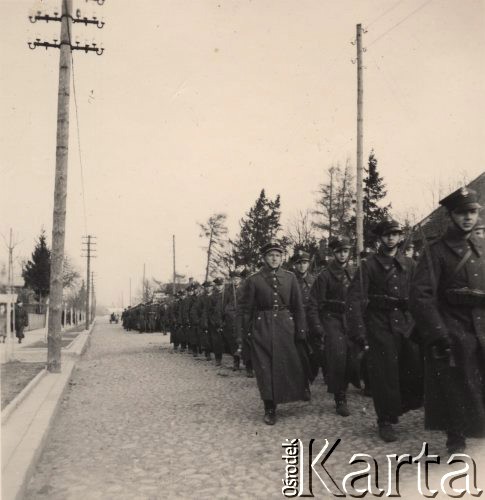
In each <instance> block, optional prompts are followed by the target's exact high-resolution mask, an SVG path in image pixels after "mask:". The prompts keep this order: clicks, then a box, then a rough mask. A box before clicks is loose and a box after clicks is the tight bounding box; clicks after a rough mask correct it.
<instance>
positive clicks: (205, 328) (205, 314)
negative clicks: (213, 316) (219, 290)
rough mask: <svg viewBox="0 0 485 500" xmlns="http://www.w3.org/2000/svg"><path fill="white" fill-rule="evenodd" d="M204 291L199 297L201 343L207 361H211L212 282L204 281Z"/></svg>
mask: <svg viewBox="0 0 485 500" xmlns="http://www.w3.org/2000/svg"><path fill="white" fill-rule="evenodd" d="M202 287H203V289H204V291H203V293H202V295H200V296H199V321H200V343H201V347H202V350H203V352H204V354H205V359H206V360H207V361H210V360H211V341H210V334H209V316H210V306H211V293H212V287H213V284H212V281H204V283H203V284H202Z"/></svg>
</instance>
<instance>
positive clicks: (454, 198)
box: [440, 187, 482, 212]
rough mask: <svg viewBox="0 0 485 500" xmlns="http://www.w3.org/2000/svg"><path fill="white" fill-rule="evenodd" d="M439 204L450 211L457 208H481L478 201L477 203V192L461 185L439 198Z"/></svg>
mask: <svg viewBox="0 0 485 500" xmlns="http://www.w3.org/2000/svg"><path fill="white" fill-rule="evenodd" d="M440 205H442V206H444V207H445V208H446V209H448V210H449V211H450V212H451V211H452V210H456V209H457V208H482V206H481V205H480V203H478V195H477V192H476V191H475V190H474V189H468V188H467V187H462V188H460V189H457V190H456V191H454V192H453V193H451V194H449V195H448V196H447V197H446V198H443V199H442V200H440Z"/></svg>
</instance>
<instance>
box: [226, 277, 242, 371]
mask: <svg viewBox="0 0 485 500" xmlns="http://www.w3.org/2000/svg"><path fill="white" fill-rule="evenodd" d="M230 277H231V282H230V283H229V285H228V286H227V287H226V288H225V290H224V342H225V344H226V349H227V351H228V353H229V354H230V355H231V356H232V358H233V367H232V369H233V370H234V371H237V370H239V367H240V362H241V350H240V349H239V348H238V347H239V344H238V339H240V338H241V318H242V316H241V314H240V311H239V307H240V302H241V300H242V289H241V287H240V284H241V275H240V273H239V272H237V271H234V272H232V273H231V276H230Z"/></svg>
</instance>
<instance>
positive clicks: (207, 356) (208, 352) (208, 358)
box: [205, 351, 212, 361]
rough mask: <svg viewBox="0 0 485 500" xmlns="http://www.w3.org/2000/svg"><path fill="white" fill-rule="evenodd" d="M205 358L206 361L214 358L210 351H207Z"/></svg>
mask: <svg viewBox="0 0 485 500" xmlns="http://www.w3.org/2000/svg"><path fill="white" fill-rule="evenodd" d="M205 359H206V361H210V360H211V359H212V358H211V353H210V351H205Z"/></svg>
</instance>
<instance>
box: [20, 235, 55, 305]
mask: <svg viewBox="0 0 485 500" xmlns="http://www.w3.org/2000/svg"><path fill="white" fill-rule="evenodd" d="M50 273H51V252H50V250H49V248H48V247H47V242H46V235H45V230H44V229H42V231H41V233H40V236H39V239H38V241H37V243H36V245H35V248H34V251H33V252H32V256H31V258H30V260H29V261H27V263H26V264H25V266H24V268H23V270H22V277H23V278H24V281H25V287H27V288H30V289H32V290H33V291H34V292H35V293H36V294H37V296H38V297H39V302H40V301H41V299H42V298H45V297H47V296H48V295H49V287H50Z"/></svg>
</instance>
